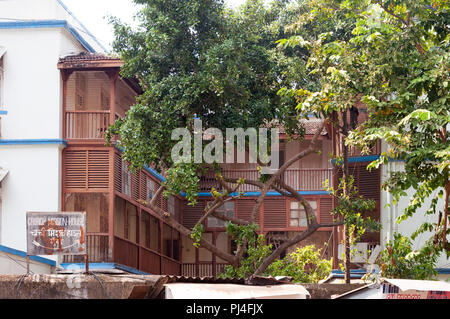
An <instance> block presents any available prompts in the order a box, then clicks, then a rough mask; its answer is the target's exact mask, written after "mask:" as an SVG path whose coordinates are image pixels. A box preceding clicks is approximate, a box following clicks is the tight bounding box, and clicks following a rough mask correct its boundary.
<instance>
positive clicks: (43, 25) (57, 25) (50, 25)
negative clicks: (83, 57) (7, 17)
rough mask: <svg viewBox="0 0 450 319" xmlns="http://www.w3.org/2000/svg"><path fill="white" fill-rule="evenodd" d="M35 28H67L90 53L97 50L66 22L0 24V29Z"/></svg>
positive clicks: (14, 22)
mask: <svg viewBox="0 0 450 319" xmlns="http://www.w3.org/2000/svg"><path fill="white" fill-rule="evenodd" d="M34 28H65V29H66V30H67V31H69V32H70V34H72V35H73V37H74V38H75V39H77V40H78V42H80V43H81V45H82V46H83V47H84V48H86V50H88V51H89V52H96V51H95V49H94V48H93V47H92V46H91V45H90V44H89V43H88V42H87V41H86V40H84V39H83V37H82V36H81V35H80V34H79V33H78V31H76V30H75V28H73V27H72V26H70V25H69V24H68V23H67V21H66V20H35V21H8V22H0V29H34Z"/></svg>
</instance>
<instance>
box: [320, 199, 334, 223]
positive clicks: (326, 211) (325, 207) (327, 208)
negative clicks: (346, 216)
mask: <svg viewBox="0 0 450 319" xmlns="http://www.w3.org/2000/svg"><path fill="white" fill-rule="evenodd" d="M319 205H320V223H332V222H333V216H332V215H331V210H332V209H333V199H332V198H331V197H330V198H321V199H320V203H319Z"/></svg>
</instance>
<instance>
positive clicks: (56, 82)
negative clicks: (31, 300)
mask: <svg viewBox="0 0 450 319" xmlns="http://www.w3.org/2000/svg"><path fill="white" fill-rule="evenodd" d="M5 17H6V18H11V19H33V20H36V19H55V20H68V21H69V23H71V24H76V23H77V22H76V21H75V20H74V19H73V18H72V17H71V15H70V14H69V13H68V12H67V11H66V10H65V9H64V8H63V7H62V6H61V4H60V3H59V2H58V1H57V0H2V1H0V18H5ZM5 21H8V20H1V19H0V22H5ZM81 33H82V32H81V31H80V34H81ZM81 35H82V36H86V34H85V33H83V34H81ZM85 40H87V39H85ZM89 43H90V44H91V45H93V46H94V44H93V43H92V41H90V42H89ZM0 46H3V47H6V49H7V52H6V54H5V55H4V57H3V59H4V60H3V62H4V65H3V67H4V110H6V111H7V112H8V113H7V115H3V116H2V119H1V139H2V140H12V141H15V142H17V141H19V140H45V139H52V140H54V139H56V140H59V139H61V138H62V80H61V74H60V71H59V70H58V68H57V63H58V60H59V58H60V57H62V56H66V55H68V54H76V53H79V52H82V51H86V50H85V48H84V47H83V46H82V45H81V44H80V43H79V41H78V40H77V39H76V38H75V37H74V36H73V35H72V34H71V33H70V32H69V31H67V30H66V29H64V28H22V29H1V28H0ZM63 147H64V146H63V145H62V144H61V143H59V144H58V143H56V144H39V145H34V144H33V143H29V142H28V143H27V144H26V145H5V144H0V167H2V168H4V169H7V170H8V171H9V174H8V176H7V177H6V178H5V180H4V181H3V182H2V193H1V196H2V199H1V201H2V205H1V212H0V227H1V230H0V244H1V245H5V246H8V247H11V248H14V249H17V250H22V251H26V225H25V217H26V212H27V211H46V212H56V211H59V210H60V209H61V207H60V206H61V161H62V149H63ZM53 259H55V258H54V257H53ZM1 263H2V261H1V260H0V264H1ZM0 272H1V269H0Z"/></svg>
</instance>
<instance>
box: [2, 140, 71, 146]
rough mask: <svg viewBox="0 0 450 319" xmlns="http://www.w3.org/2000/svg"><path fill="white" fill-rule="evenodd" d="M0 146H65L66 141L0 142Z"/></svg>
mask: <svg viewBox="0 0 450 319" xmlns="http://www.w3.org/2000/svg"><path fill="white" fill-rule="evenodd" d="M0 145H64V146H67V141H66V140H62V139H40V140H27V139H25V140H2V139H0Z"/></svg>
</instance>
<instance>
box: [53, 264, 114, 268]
mask: <svg viewBox="0 0 450 319" xmlns="http://www.w3.org/2000/svg"><path fill="white" fill-rule="evenodd" d="M70 265H77V266H79V267H80V268H81V269H84V268H85V265H86V264H85V263H62V264H61V265H60V266H61V267H62V268H63V269H67V268H68V267H69V266H70ZM89 269H116V267H115V264H114V263H89Z"/></svg>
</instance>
